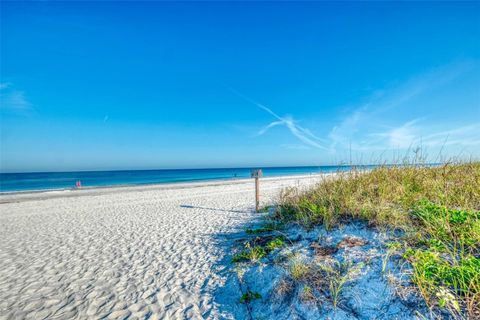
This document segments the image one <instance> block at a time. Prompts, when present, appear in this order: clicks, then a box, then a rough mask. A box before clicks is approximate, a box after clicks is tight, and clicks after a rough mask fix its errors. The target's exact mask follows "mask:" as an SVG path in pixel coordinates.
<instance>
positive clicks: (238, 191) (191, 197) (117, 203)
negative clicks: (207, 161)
mask: <svg viewBox="0 0 480 320" xmlns="http://www.w3.org/2000/svg"><path fill="white" fill-rule="evenodd" d="M320 179H321V176H318V175H317V176H295V177H294V176H290V177H282V178H265V179H262V182H261V192H262V204H269V203H272V202H274V201H275V199H276V198H277V197H278V195H279V192H280V190H281V189H282V188H285V187H289V186H300V187H308V186H311V185H313V184H315V183H316V182H318V181H319V180H320ZM253 206H254V183H253V180H251V179H249V180H236V181H220V182H201V183H183V184H172V185H152V186H137V187H121V188H99V189H85V190H77V191H51V192H41V193H21V194H9V195H1V196H0V318H2V319H23V318H29V319H45V318H49V319H74V318H76V319H85V318H104V317H106V318H110V319H119V318H127V317H128V318H131V319H137V318H142V319H143V318H145V317H148V318H150V319H182V318H185V319H192V318H194V319H198V318H207V319H218V318H232V315H229V314H228V312H226V311H225V310H227V309H228V308H227V309H224V308H222V303H232V304H235V303H238V295H235V296H233V295H232V296H231V297H225V296H223V297H218V292H220V291H219V290H218V288H219V287H222V285H223V284H224V282H225V271H226V270H227V268H229V267H230V265H229V260H228V259H227V258H228V257H229V254H230V252H229V250H230V248H231V245H232V241H234V240H233V238H232V237H229V235H232V234H234V233H235V232H236V231H238V230H241V229H242V228H244V227H245V225H246V224H248V223H252V222H253V221H255V219H256V218H257V217H258V216H259V214H256V213H254V212H253ZM218 301H222V303H219V302H218Z"/></svg>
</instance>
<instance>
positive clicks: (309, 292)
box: [301, 285, 317, 303]
mask: <svg viewBox="0 0 480 320" xmlns="http://www.w3.org/2000/svg"><path fill="white" fill-rule="evenodd" d="M301 299H302V301H304V302H307V303H313V302H315V301H316V300H317V299H316V298H315V295H314V294H313V289H312V287H310V286H308V285H306V286H304V287H303V289H302V293H301Z"/></svg>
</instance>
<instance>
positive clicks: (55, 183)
mask: <svg viewBox="0 0 480 320" xmlns="http://www.w3.org/2000/svg"><path fill="white" fill-rule="evenodd" d="M368 167H371V166H365V168H368ZM251 169H252V168H219V169H163V170H121V171H78V172H25V173H0V192H17V191H35V190H61V189H72V188H74V187H75V184H76V183H77V181H80V182H81V185H82V187H106V186H121V185H146V184H158V183H174V182H191V181H209V180H225V179H240V178H248V177H250V170H251ZM349 169H350V167H349V166H319V167H266V168H262V170H263V176H264V177H275V176H285V175H305V174H315V173H328V172H336V171H339V170H341V171H343V170H349Z"/></svg>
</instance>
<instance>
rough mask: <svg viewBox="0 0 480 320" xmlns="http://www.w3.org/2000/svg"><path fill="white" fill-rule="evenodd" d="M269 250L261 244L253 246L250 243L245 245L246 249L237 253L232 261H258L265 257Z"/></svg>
mask: <svg viewBox="0 0 480 320" xmlns="http://www.w3.org/2000/svg"><path fill="white" fill-rule="evenodd" d="M266 255H267V252H266V251H265V249H264V248H263V247H261V246H254V247H251V246H250V244H249V243H247V244H246V245H245V249H244V250H242V251H241V252H239V253H237V254H235V255H234V256H233V258H232V262H244V261H258V260H260V259H261V258H263V257H265V256H266Z"/></svg>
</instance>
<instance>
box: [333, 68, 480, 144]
mask: <svg viewBox="0 0 480 320" xmlns="http://www.w3.org/2000/svg"><path fill="white" fill-rule="evenodd" d="M474 65H475V63H474V62H473V61H466V62H461V63H453V64H450V65H446V66H444V67H441V68H436V69H434V70H430V71H429V72H426V73H423V74H420V75H417V76H416V77H413V78H411V79H410V80H408V81H406V82H405V83H402V84H400V85H397V86H396V87H394V88H393V89H390V90H382V91H376V92H375V94H374V95H372V97H370V99H369V100H368V101H367V102H365V103H364V104H362V105H360V106H359V107H357V108H354V109H353V111H351V113H350V114H348V115H347V116H345V117H344V118H343V119H342V120H341V121H340V122H339V123H337V124H336V125H334V126H333V128H332V129H331V130H330V132H329V134H328V137H329V139H330V140H331V144H330V150H331V151H332V152H334V151H335V150H336V149H338V148H340V149H341V148H351V149H353V150H357V151H367V150H378V149H382V148H383V149H386V148H400V149H402V148H408V147H410V146H411V145H412V143H418V142H419V141H420V138H421V136H422V135H423V137H424V139H425V135H426V134H427V135H428V132H425V131H426V130H425V128H423V130H419V128H418V127H417V126H415V124H416V123H417V122H419V121H420V120H422V119H413V120H408V121H407V122H405V123H404V124H402V125H400V126H397V127H393V128H389V127H388V125H387V123H386V121H385V120H387V119H388V120H390V122H392V121H395V119H394V116H392V114H391V113H392V112H395V110H399V109H400V108H401V110H403V111H406V109H408V108H411V106H412V105H414V104H412V101H413V100H414V99H416V98H418V97H421V96H422V95H427V94H429V93H431V92H432V90H435V89H437V88H439V87H441V86H442V85H444V84H446V83H449V82H452V81H453V80H455V79H456V78H457V77H459V76H460V75H462V74H463V73H465V72H466V71H468V70H471V69H472V68H473V67H474ZM380 126H383V127H386V130H384V131H383V132H380V133H378V132H373V133H372V130H375V129H374V128H377V129H378V127H380ZM438 134H439V135H442V134H440V133H438ZM442 136H443V135H442ZM426 141H427V140H423V142H426Z"/></svg>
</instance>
